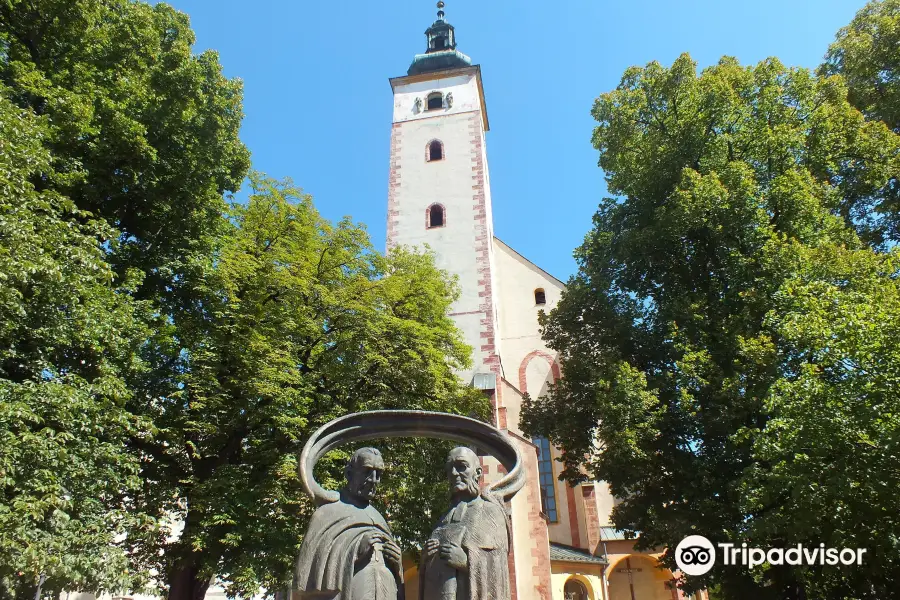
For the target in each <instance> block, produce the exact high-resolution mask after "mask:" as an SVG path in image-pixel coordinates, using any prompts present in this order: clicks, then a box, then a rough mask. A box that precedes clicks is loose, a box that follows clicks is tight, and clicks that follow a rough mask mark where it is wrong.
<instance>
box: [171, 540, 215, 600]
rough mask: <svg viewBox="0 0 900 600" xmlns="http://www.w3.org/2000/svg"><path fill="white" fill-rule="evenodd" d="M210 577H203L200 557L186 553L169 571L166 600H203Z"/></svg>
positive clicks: (189, 552) (210, 581)
mask: <svg viewBox="0 0 900 600" xmlns="http://www.w3.org/2000/svg"><path fill="white" fill-rule="evenodd" d="M211 583H212V577H210V576H208V575H203V574H202V573H201V569H200V555H199V554H197V553H195V552H191V551H187V553H186V554H185V555H184V556H182V557H181V558H179V559H178V560H177V561H176V562H175V565H174V566H173V567H172V569H171V570H170V571H169V594H168V600H203V598H204V597H205V596H206V590H207V589H209V586H210V584H211Z"/></svg>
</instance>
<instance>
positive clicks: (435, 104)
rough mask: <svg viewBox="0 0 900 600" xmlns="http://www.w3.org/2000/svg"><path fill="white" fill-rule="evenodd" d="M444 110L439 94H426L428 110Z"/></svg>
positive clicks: (442, 97) (441, 96) (441, 97)
mask: <svg viewBox="0 0 900 600" xmlns="http://www.w3.org/2000/svg"><path fill="white" fill-rule="evenodd" d="M442 108H444V96H443V94H441V93H440V92H432V93H430V94H428V110H441V109H442Z"/></svg>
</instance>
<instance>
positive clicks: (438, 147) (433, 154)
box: [428, 140, 444, 162]
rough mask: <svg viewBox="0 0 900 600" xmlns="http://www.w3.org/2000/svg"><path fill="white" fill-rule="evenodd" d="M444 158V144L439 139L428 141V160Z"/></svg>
mask: <svg viewBox="0 0 900 600" xmlns="http://www.w3.org/2000/svg"><path fill="white" fill-rule="evenodd" d="M443 159H444V144H442V143H441V140H431V141H430V142H429V143H428V162H431V161H433V160H443Z"/></svg>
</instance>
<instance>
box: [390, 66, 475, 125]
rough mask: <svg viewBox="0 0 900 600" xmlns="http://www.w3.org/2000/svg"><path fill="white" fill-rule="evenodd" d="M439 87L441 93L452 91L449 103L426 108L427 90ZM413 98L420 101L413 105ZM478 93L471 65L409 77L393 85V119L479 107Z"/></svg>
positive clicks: (444, 114) (402, 119)
mask: <svg viewBox="0 0 900 600" xmlns="http://www.w3.org/2000/svg"><path fill="white" fill-rule="evenodd" d="M436 91H439V92H441V93H443V94H444V95H445V96H446V95H447V94H453V100H452V105H451V106H449V107H447V106H446V103H445V108H443V109H442V110H439V111H429V110H426V107H427V102H428V94H430V93H431V92H436ZM416 98H418V99H419V100H420V101H421V105H420V106H419V108H418V109H417V108H416ZM480 110H481V97H480V93H479V90H478V81H477V78H476V76H475V71H474V69H472V70H469V72H467V73H464V74H457V75H454V76H451V77H439V78H436V79H429V80H427V81H412V82H410V83H404V84H400V85H397V86H395V87H394V123H403V122H406V121H416V120H424V119H430V118H434V117H435V116H446V115H454V114H459V113H465V112H471V111H480Z"/></svg>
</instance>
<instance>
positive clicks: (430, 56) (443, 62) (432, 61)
mask: <svg viewBox="0 0 900 600" xmlns="http://www.w3.org/2000/svg"><path fill="white" fill-rule="evenodd" d="M470 66H472V59H471V58H469V57H468V56H466V55H465V54H463V53H462V52H460V51H459V50H443V51H440V52H426V53H425V54H416V56H415V58H413V61H412V64H411V65H409V69H408V70H407V71H406V74H407V75H419V74H421V73H432V72H434V71H443V70H444V69H456V68H459V67H470Z"/></svg>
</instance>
